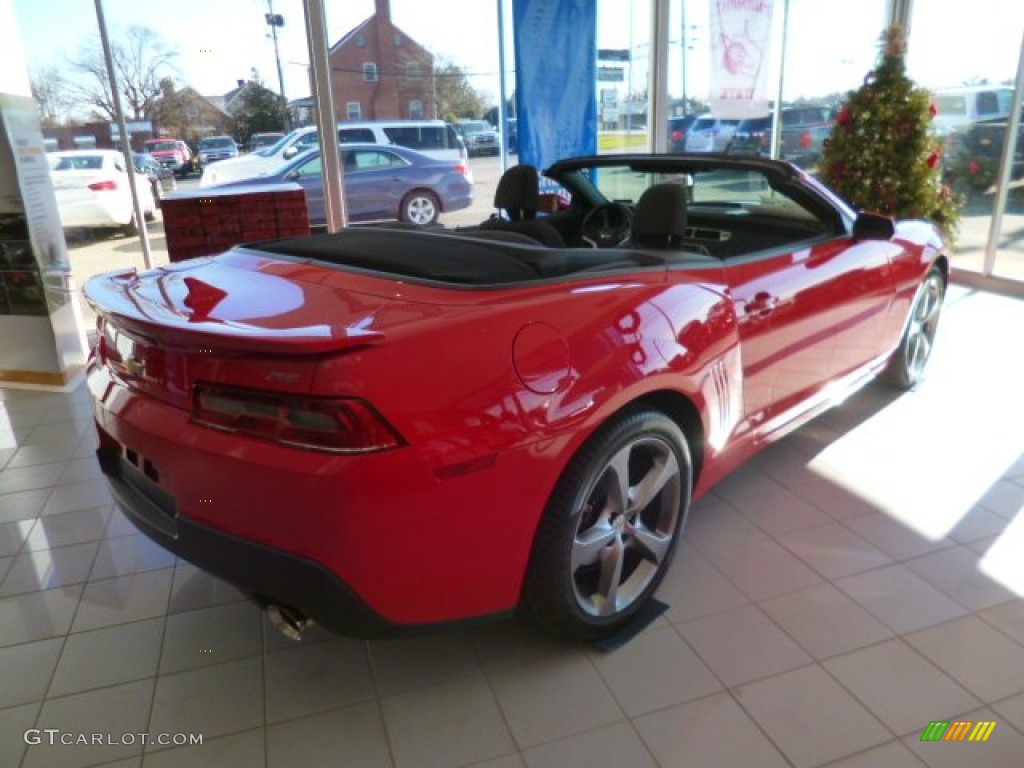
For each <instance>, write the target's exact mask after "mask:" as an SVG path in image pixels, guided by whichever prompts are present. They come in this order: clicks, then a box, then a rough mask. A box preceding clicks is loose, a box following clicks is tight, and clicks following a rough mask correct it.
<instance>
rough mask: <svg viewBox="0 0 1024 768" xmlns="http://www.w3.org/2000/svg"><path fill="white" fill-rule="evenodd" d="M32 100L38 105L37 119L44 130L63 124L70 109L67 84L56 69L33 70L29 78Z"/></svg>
mask: <svg viewBox="0 0 1024 768" xmlns="http://www.w3.org/2000/svg"><path fill="white" fill-rule="evenodd" d="M29 80H30V82H31V86H32V98H34V99H35V100H36V103H37V104H38V105H39V118H40V122H42V124H43V127H44V128H54V127H56V126H58V125H61V124H63V123H64V122H65V121H66V120H67V118H68V112H69V111H70V110H71V107H72V99H71V98H69V96H68V82H67V78H65V77H64V73H63V72H61V71H60V70H59V69H58V68H57V67H55V66H52V65H46V66H42V67H38V68H37V69H34V70H33V71H32V73H31V76H30V78H29Z"/></svg>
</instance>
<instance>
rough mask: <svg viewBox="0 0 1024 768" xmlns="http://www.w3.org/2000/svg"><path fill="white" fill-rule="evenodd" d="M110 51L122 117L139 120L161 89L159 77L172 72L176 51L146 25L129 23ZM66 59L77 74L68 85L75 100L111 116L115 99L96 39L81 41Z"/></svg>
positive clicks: (97, 112) (112, 117) (102, 115)
mask: <svg viewBox="0 0 1024 768" xmlns="http://www.w3.org/2000/svg"><path fill="white" fill-rule="evenodd" d="M110 53H111V58H112V59H113V61H114V72H115V74H116V75H117V83H118V88H119V89H120V91H121V106H122V107H123V109H124V111H125V117H127V118H129V119H133V120H141V119H142V118H144V117H145V116H146V115H147V113H148V112H149V109H150V107H151V106H152V104H153V100H154V99H155V98H156V97H157V96H159V95H160V93H161V89H160V81H161V79H163V78H165V77H168V76H171V75H173V73H174V60H175V59H176V58H177V56H178V52H177V51H176V50H174V49H173V48H171V47H169V46H168V45H167V44H166V43H164V41H163V39H162V38H161V37H160V35H159V34H158V33H157V32H155V31H154V30H152V29H150V28H149V27H129V28H128V30H127V31H126V32H125V33H124V36H123V37H122V38H120V39H118V40H112V41H111V44H110ZM68 63H69V64H70V66H71V67H72V69H73V70H74V71H75V72H76V73H77V74H78V75H79V78H78V79H77V80H75V81H74V82H72V83H71V84H70V89H69V92H70V94H71V96H72V97H73V98H74V100H75V102H76V103H78V104H80V105H81V106H83V107H86V108H88V109H91V110H92V111H94V112H95V113H96V114H98V115H99V116H101V117H104V118H106V119H108V120H113V119H114V102H113V98H112V96H111V93H110V80H109V78H108V77H107V66H106V63H105V62H104V60H103V49H102V48H101V47H100V43H99V39H94V40H92V41H91V42H89V43H87V44H85V45H83V46H82V47H81V48H80V49H79V51H78V53H77V54H75V55H74V56H73V57H72V58H71V59H69V62H68Z"/></svg>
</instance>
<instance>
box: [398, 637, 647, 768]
mask: <svg viewBox="0 0 1024 768" xmlns="http://www.w3.org/2000/svg"><path fill="white" fill-rule="evenodd" d="M578 655H579V656H580V657H582V658H583V659H585V660H586V662H587V664H588V665H589V666H590V668H591V669H592V670H593V672H594V674H595V675H597V679H598V680H600V682H601V685H602V686H603V687H604V689H605V691H606V692H607V693H608V695H609V696H610V697H611V700H612V701H613V702H615V707H616V708H617V709H618V711H619V715H620V717H619V719H618V720H615V721H614V722H616V723H618V722H623V721H625V720H628V719H629V716H628V715H627V714H626V711H625V709H624V707H623V706H622V704H621V703H620V702H619V699H618V697H617V696H616V695H615V692H614V691H612V690H611V687H610V686H609V685H608V683H607V681H606V680H605V679H604V675H602V674H601V671H600V670H599V669H597V666H596V665H595V664H594V663H593V661H592V660H591V659H590V656H589V654H588V653H587V652H586V651H584V650H581V651H580V652H579V654H578ZM536 662H537V659H529V660H527V661H525V662H522V663H521V664H515V665H511V666H502V667H500V668H498V669H495V670H489V669H486V668H483V669H482V675H483V677H484V681H485V683H486V684H487V690H488V691H489V692H490V694H491V698H492V699H493V700H494V703H495V705H496V706H497V708H498V712H499V713H500V714H501V720H502V723H503V724H504V726H505V730H506V731H507V733H508V735H509V738H511V739H512V743H513V744H514V745H515V748H516V750H517V751H518V752H519V753H520V754H521V753H522V752H523V751H525V750H528V749H533V748H534V747H539V746H541V745H542V744H551V743H554V742H557V741H561V740H562V739H567V738H572V737H574V736H578V735H579V734H581V733H589V732H590V731H594V730H597V729H599V728H606V727H608V726H609V725H611V724H612V723H602V724H600V725H595V726H591V727H588V728H583V729H581V730H579V731H574V732H573V733H567V734H563V735H561V736H558V737H556V738H553V739H546V740H544V741H542V742H538V743H537V744H522V743H520V741H519V739H518V737H517V736H516V732H515V729H514V728H513V727H512V722H511V719H510V718H509V715H508V712H507V711H506V709H505V706H504V705H503V704H502V702H501V697H500V696H499V695H498V691H497V689H496V687H495V684H494V680H493V679H492V674H498V673H502V672H507V671H508V670H509V669H511V668H512V667H518V666H525V665H528V664H532V663H536ZM477 762H479V761H477ZM396 765H397V763H396Z"/></svg>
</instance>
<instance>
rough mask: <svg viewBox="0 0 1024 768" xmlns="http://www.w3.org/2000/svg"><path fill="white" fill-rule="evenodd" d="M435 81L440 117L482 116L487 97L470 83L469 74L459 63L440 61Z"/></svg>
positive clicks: (435, 96) (437, 65)
mask: <svg viewBox="0 0 1024 768" xmlns="http://www.w3.org/2000/svg"><path fill="white" fill-rule="evenodd" d="M434 82H435V83H436V86H435V93H434V98H435V100H436V102H437V115H438V116H439V117H442V118H444V119H448V118H449V117H450V116H452V115H454V116H455V117H456V118H461V117H480V115H481V114H482V113H483V111H484V105H485V104H486V101H485V98H484V96H483V94H481V93H480V92H479V91H478V90H476V88H474V87H473V86H472V85H471V84H470V82H469V76H468V75H467V74H466V71H465V70H464V69H462V67H460V66H459V65H457V64H454V63H452V62H450V61H438V62H437V63H436V65H435V67H434Z"/></svg>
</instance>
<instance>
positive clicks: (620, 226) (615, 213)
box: [580, 203, 633, 248]
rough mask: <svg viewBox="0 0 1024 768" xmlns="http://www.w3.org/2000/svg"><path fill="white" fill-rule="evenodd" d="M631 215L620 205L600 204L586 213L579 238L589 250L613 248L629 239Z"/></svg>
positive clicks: (627, 209)
mask: <svg viewBox="0 0 1024 768" xmlns="http://www.w3.org/2000/svg"><path fill="white" fill-rule="evenodd" d="M632 224H633V214H632V212H631V211H630V210H629V208H627V207H626V206H625V205H623V204H622V203H602V204H601V205H598V206H596V207H594V208H591V209H590V210H589V211H587V215H586V216H584V217H583V223H582V224H581V225H580V237H581V238H582V239H583V241H584V242H585V243H587V244H588V245H589V246H590V247H591V248H614V247H615V246H617V245H622V244H623V243H624V242H626V240H628V239H629V232H630V228H631V226H632Z"/></svg>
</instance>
